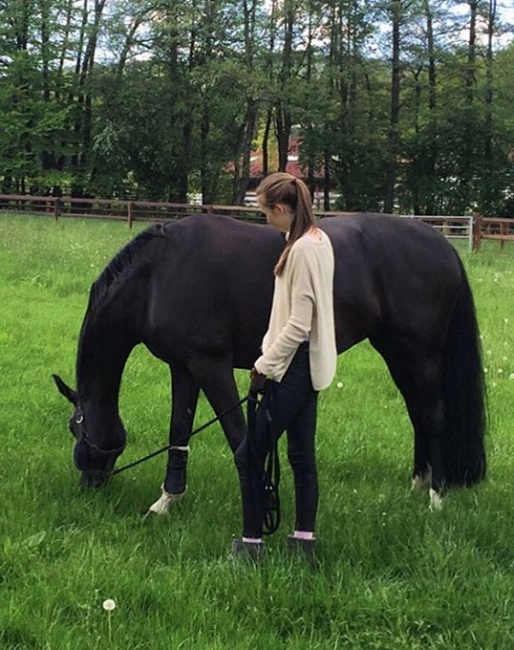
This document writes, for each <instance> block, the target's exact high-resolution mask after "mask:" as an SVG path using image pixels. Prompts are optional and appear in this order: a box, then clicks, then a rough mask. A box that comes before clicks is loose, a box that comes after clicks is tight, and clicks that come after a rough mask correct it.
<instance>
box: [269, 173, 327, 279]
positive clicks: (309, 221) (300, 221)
mask: <svg viewBox="0 0 514 650" xmlns="http://www.w3.org/2000/svg"><path fill="white" fill-rule="evenodd" d="M257 198H258V199H259V202H260V204H261V205H262V206H263V207H265V208H269V209H273V208H274V207H275V206H276V205H277V204H278V203H282V204H283V205H286V206H287V207H289V208H290V209H291V210H292V211H293V215H294V216H293V220H292V221H291V228H290V230H289V239H288V240H287V244H286V247H285V248H284V250H283V251H282V255H281V256H280V258H279V260H278V262H277V264H276V266H275V275H280V274H281V273H282V271H283V269H284V265H285V263H286V261H287V258H288V257H289V253H290V251H291V248H292V246H293V244H294V243H295V241H297V240H298V239H299V238H300V237H302V235H304V234H305V233H306V232H307V231H308V230H309V228H311V227H312V226H313V225H315V223H316V217H315V216H314V212H313V210H312V201H311V195H310V192H309V188H308V187H307V185H305V183H304V182H303V181H302V180H301V179H300V178H296V176H293V175H292V174H287V173H286V172H276V173H275V174H270V175H269V176H266V178H265V179H264V180H263V181H262V182H261V183H260V185H259V187H258V188H257Z"/></svg>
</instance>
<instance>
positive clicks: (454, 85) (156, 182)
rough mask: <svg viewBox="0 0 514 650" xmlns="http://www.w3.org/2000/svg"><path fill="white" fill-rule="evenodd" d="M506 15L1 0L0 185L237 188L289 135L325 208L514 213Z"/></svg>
mask: <svg viewBox="0 0 514 650" xmlns="http://www.w3.org/2000/svg"><path fill="white" fill-rule="evenodd" d="M505 2H507V0H505ZM509 2H510V0H509ZM508 20H509V11H508V6H507V4H503V5H502V4H501V2H496V0H465V1H462V0H452V1H444V2H443V1H441V0H393V1H386V0H367V1H363V0H329V1H328V2H320V1H319V0H0V192H3V193H31V194H54V195H56V196H59V195H62V194H71V195H72V196H75V197H80V196H98V197H109V198H110V197H119V198H133V199H148V200H162V201H177V202H187V201H188V197H190V196H191V194H192V193H197V194H201V195H202V198H203V201H204V202H205V203H213V202H217V203H222V202H226V203H233V204H240V203H242V202H243V200H244V197H245V195H246V193H247V190H248V188H249V183H250V171H251V160H252V156H254V155H255V152H256V151H257V150H258V151H259V152H260V155H261V156H262V166H261V170H260V171H261V173H262V174H266V173H268V172H270V171H275V170H277V169H285V166H286V163H287V158H288V149H289V146H290V143H291V139H292V138H295V139H296V140H297V141H298V142H299V143H300V148H299V156H300V161H299V162H300V164H301V166H302V170H303V173H304V177H305V179H306V180H307V182H308V183H309V184H310V186H311V188H312V189H313V190H314V188H316V189H317V190H318V191H319V192H320V193H321V194H322V196H323V198H324V207H325V209H327V208H328V207H329V195H330V194H332V195H334V194H336V195H337V196H338V205H337V207H338V208H341V209H346V210H369V211H384V212H394V211H400V212H402V213H415V214H448V215H452V214H453V215H455V214H469V213H471V212H473V211H475V210H476V211H479V212H480V213H482V214H485V215H500V216H513V215H514V111H513V105H514V83H513V79H514V44H513V40H512V37H513V33H514V27H513V26H512V25H509V24H508Z"/></svg>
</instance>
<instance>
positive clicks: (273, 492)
mask: <svg viewBox="0 0 514 650" xmlns="http://www.w3.org/2000/svg"><path fill="white" fill-rule="evenodd" d="M266 389H267V390H269V391H270V393H269V401H268V402H267V403H266V405H263V404H262V399H261V400H259V397H258V393H257V392H254V391H251V392H250V393H249V395H248V417H247V420H248V452H249V454H250V459H249V460H250V462H252V460H253V459H252V458H251V456H252V436H253V434H254V430H255V420H256V415H257V410H258V409H260V408H265V409H266V412H265V415H266V423H267V425H266V428H267V434H268V435H267V439H268V440H267V441H268V451H267V453H266V456H265V458H264V468H263V472H262V475H261V477H262V485H258V486H257V489H258V490H259V492H260V490H262V493H263V495H264V520H263V531H262V532H263V535H272V534H273V533H274V532H276V531H277V530H278V528H279V526H280V494H279V486H280V461H279V456H278V436H275V435H274V432H273V426H272V417H271V404H272V402H273V394H272V389H271V386H270V385H269V384H268V385H267V386H266Z"/></svg>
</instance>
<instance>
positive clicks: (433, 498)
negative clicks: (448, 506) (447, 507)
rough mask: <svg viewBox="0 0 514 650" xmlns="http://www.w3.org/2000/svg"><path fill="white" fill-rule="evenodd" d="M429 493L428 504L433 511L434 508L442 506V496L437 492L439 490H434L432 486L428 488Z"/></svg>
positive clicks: (437, 508)
mask: <svg viewBox="0 0 514 650" xmlns="http://www.w3.org/2000/svg"><path fill="white" fill-rule="evenodd" d="M429 495H430V505H429V506H428V507H429V508H430V510H431V511H432V512H433V511H434V510H441V508H442V507H443V498H442V496H441V495H440V494H439V492H436V490H434V489H433V488H430V491H429Z"/></svg>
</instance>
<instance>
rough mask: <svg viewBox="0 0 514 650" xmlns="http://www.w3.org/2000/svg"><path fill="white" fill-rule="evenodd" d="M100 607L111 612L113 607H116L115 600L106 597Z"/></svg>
mask: <svg viewBox="0 0 514 650" xmlns="http://www.w3.org/2000/svg"><path fill="white" fill-rule="evenodd" d="M102 607H103V608H104V609H105V611H106V612H112V610H113V609H116V602H115V601H114V600H113V599H112V598H107V600H104V602H103V603H102Z"/></svg>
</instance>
